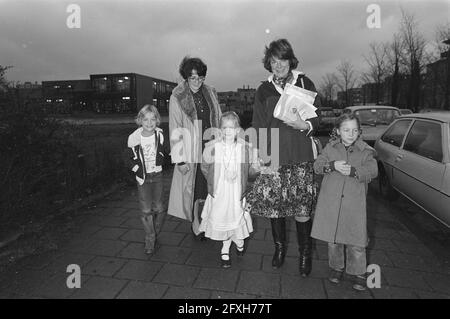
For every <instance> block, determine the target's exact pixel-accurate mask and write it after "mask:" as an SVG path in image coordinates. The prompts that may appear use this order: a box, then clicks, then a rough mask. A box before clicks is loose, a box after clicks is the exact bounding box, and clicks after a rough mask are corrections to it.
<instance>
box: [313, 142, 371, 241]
mask: <svg viewBox="0 0 450 319" xmlns="http://www.w3.org/2000/svg"><path fill="white" fill-rule="evenodd" d="M375 155H376V152H375V150H374V149H373V148H372V147H370V146H369V145H368V144H367V143H365V142H364V141H362V140H361V139H358V140H357V141H356V142H355V143H354V144H353V145H351V146H350V147H349V148H348V149H346V148H345V146H344V144H342V142H341V141H340V140H334V141H331V142H329V143H328V144H327V145H326V147H325V148H324V149H323V151H322V153H321V154H320V155H319V156H318V157H317V159H316V161H315V162H314V171H315V172H316V173H317V174H324V175H325V176H324V178H323V181H322V186H321V189H320V193H319V199H318V202H317V206H316V211H315V216H314V223H313V228H312V232H311V237H313V238H316V239H320V240H323V241H326V242H330V243H340V244H347V245H354V246H359V247H366V246H367V226H366V225H367V217H366V194H367V189H368V184H369V182H370V181H371V180H372V179H373V178H375V177H377V175H378V167H377V161H376V160H375V158H374V156H375ZM341 160H344V161H346V162H347V163H348V164H350V165H351V166H352V167H353V169H352V172H355V173H356V176H353V177H352V176H344V175H342V174H341V173H339V172H338V171H335V170H333V171H331V172H328V173H326V172H325V173H324V168H325V167H326V166H327V163H330V162H332V161H341Z"/></svg>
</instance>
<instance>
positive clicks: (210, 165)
mask: <svg viewBox="0 0 450 319" xmlns="http://www.w3.org/2000/svg"><path fill="white" fill-rule="evenodd" d="M216 143H220V141H219V140H217V139H216V140H213V141H210V142H208V143H206V145H205V150H204V151H203V158H202V163H201V165H200V168H201V170H202V173H203V175H204V176H205V178H206V181H207V184H208V194H210V195H211V196H213V197H214V194H215V190H216V189H217V185H218V182H219V178H224V177H223V176H219V175H220V174H217V173H216V172H220V169H218V165H221V164H219V163H217V161H215V159H214V155H215V154H214V153H215V152H214V145H215V144H216ZM237 143H238V144H240V145H242V146H243V148H244V152H243V156H242V157H243V158H242V159H241V164H240V165H241V176H240V180H241V191H242V193H243V194H244V192H245V191H246V188H247V183H248V178H249V177H254V176H255V175H256V174H258V170H257V168H256V166H257V156H256V150H255V149H254V148H252V147H251V145H250V144H249V143H247V142H245V141H244V140H242V139H238V141H237ZM241 199H242V198H241Z"/></svg>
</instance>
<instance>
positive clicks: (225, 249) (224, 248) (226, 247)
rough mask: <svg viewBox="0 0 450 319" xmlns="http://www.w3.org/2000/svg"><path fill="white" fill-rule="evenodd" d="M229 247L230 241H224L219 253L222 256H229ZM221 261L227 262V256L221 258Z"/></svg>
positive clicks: (228, 257)
mask: <svg viewBox="0 0 450 319" xmlns="http://www.w3.org/2000/svg"><path fill="white" fill-rule="evenodd" d="M230 246H231V239H228V240H224V241H223V246H222V251H221V253H222V254H229V253H230ZM222 259H223V260H229V259H230V256H228V255H225V256H222Z"/></svg>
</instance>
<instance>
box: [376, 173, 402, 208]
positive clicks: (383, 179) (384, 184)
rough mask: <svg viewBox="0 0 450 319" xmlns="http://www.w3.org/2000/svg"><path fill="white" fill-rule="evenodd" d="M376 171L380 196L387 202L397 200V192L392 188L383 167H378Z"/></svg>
mask: <svg viewBox="0 0 450 319" xmlns="http://www.w3.org/2000/svg"><path fill="white" fill-rule="evenodd" d="M378 171H379V174H378V186H379V190H380V194H381V196H383V197H384V198H385V199H387V200H395V199H397V198H398V192H397V191H396V190H395V189H394V188H393V187H392V185H391V181H390V180H389V176H388V175H387V173H386V171H385V169H384V167H383V165H379V168H378Z"/></svg>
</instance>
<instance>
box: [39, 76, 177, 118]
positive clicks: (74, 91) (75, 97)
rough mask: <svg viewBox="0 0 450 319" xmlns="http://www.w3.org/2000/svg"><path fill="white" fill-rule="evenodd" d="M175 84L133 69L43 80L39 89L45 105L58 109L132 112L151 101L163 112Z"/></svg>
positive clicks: (165, 109)
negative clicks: (131, 71) (59, 79)
mask: <svg viewBox="0 0 450 319" xmlns="http://www.w3.org/2000/svg"><path fill="white" fill-rule="evenodd" d="M176 85H177V84H176V83H174V82H169V81H165V80H161V79H157V78H153V77H149V76H145V75H141V74H137V73H113V74H111V73H108V74H91V75H90V76H89V79H86V80H64V81H43V82H42V92H43V98H44V101H45V102H46V103H47V105H51V106H52V107H53V108H56V109H57V112H58V113H70V112H72V111H94V112H97V113H135V112H136V111H137V110H139V108H141V107H142V106H144V105H145V104H153V105H155V106H156V107H157V108H158V110H159V111H160V113H161V114H162V115H167V114H168V106H169V98H170V95H171V93H172V90H173V88H175V86H176ZM66 109H67V110H66Z"/></svg>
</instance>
